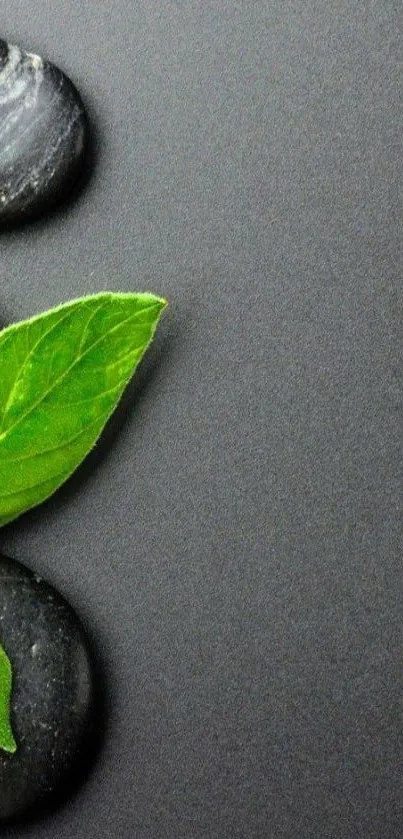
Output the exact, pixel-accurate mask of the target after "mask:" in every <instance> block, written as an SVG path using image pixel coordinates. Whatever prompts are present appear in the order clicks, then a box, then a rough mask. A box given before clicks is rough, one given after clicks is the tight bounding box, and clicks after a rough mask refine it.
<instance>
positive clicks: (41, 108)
mask: <svg viewBox="0 0 403 839" xmlns="http://www.w3.org/2000/svg"><path fill="white" fill-rule="evenodd" d="M86 143H87V119H86V115H85V111H84V106H83V103H82V101H81V98H80V96H79V94H78V92H77V90H76V88H75V87H74V85H73V84H72V82H71V81H70V79H68V78H67V76H65V75H64V73H62V72H61V70H59V69H58V67H56V66H55V65H54V64H51V63H50V62H47V61H44V60H43V59H42V58H40V57H39V56H38V55H33V54H32V53H29V52H24V51H23V50H21V49H20V48H19V47H15V46H11V45H9V44H7V43H6V42H5V41H1V40H0V224H4V223H10V222H13V221H21V220H24V219H25V218H27V217H30V216H32V215H38V214H41V213H42V212H44V211H46V210H48V209H49V207H51V206H52V205H54V204H56V203H58V202H59V201H61V200H63V199H64V198H65V196H66V195H67V193H68V192H69V191H70V190H71V188H72V186H73V184H74V182H75V181H76V179H77V177H78V175H79V173H80V171H81V169H82V166H83V162H84V158H85V150H86Z"/></svg>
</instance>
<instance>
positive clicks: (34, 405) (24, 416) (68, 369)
mask: <svg viewBox="0 0 403 839" xmlns="http://www.w3.org/2000/svg"><path fill="white" fill-rule="evenodd" d="M153 308H155V303H154V304H152V305H151V306H147V307H145V308H144V309H141V312H135V313H134V314H133V315H130V317H128V318H124V319H123V320H122V321H120V323H118V324H116V326H113V327H112V328H111V329H109V330H108V331H107V332H105V333H104V334H103V335H101V336H100V338H98V339H97V340H96V341H94V343H93V344H91V346H90V347H88V348H87V349H86V350H85V351H84V352H83V353H82V354H81V355H80V356H78V357H77V358H76V359H75V360H74V361H73V363H72V364H70V366H69V367H68V368H67V369H66V370H65V371H64V373H62V375H61V376H59V378H58V379H56V381H55V382H54V383H53V385H52V387H50V388H49V389H48V390H47V391H45V393H43V394H42V396H41V397H40V399H38V400H37V401H36V402H34V404H33V405H31V407H30V408H29V409H28V411H26V412H25V414H22V416H21V417H19V418H18V420H16V422H15V423H14V424H13V425H11V426H10V427H9V428H7V430H6V431H4V432H3V433H2V434H0V443H1V442H3V440H5V439H6V437H8V436H9V435H10V434H11V432H12V431H14V429H15V428H16V426H17V425H20V423H21V422H23V421H24V420H25V419H26V418H27V417H28V416H29V415H30V414H31V413H32V412H33V411H34V410H35V409H36V408H37V407H38V406H39V405H40V404H41V403H42V402H43V401H44V400H45V399H46V398H47V397H48V396H49V394H50V393H52V391H54V390H55V389H56V388H57V387H58V385H59V384H60V383H61V382H62V381H63V379H65V377H66V376H67V375H68V374H69V373H70V371H71V370H72V369H73V368H74V367H75V366H76V364H78V363H79V362H80V361H82V359H83V358H85V356H86V355H87V354H88V353H90V352H91V351H92V350H93V349H94V348H95V347H96V346H97V345H98V344H100V343H101V342H102V341H104V340H105V339H106V338H107V337H108V336H109V335H112V333H113V332H116V331H117V330H118V329H120V328H121V327H122V326H124V325H125V324H126V323H129V321H131V320H133V319H134V318H135V317H137V316H138V315H139V314H142V315H143V314H144V312H146V311H148V309H153ZM147 344H148V342H146V344H144V345H143V346H147Z"/></svg>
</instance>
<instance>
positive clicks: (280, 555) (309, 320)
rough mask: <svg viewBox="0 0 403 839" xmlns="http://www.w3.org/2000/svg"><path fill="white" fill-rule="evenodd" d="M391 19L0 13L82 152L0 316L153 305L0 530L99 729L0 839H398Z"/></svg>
mask: <svg viewBox="0 0 403 839" xmlns="http://www.w3.org/2000/svg"><path fill="white" fill-rule="evenodd" d="M401 22H402V20H401V6H400V3H398V2H394V0H383V2H382V3H381V2H371V3H353V2H351V1H350V2H347V0H338V2H337V0H336V2H335V0H306V2H297V0H295V2H289V1H288V0H286V1H285V2H284V0H269V1H268V2H267V0H266V2H253V0H245V2H240V0H228V2H225V0H220V2H219V0H215V2H209V0H203V2H199V0H189V2H185V1H184V2H179V0H178V2H168V0H136V2H132V0H114V2H112V3H106V2H101V0H91V2H90V1H88V2H86V3H83V2H81V0H70V2H68V3H66V2H65V0H52V2H50V0H41V2H40V3H38V4H36V5H35V10H34V9H33V6H32V2H30V0H18V2H17V0H3V2H2V4H1V15H0V24H1V30H2V32H1V34H2V35H4V37H6V38H7V40H9V41H11V42H16V43H19V44H22V45H24V46H26V47H29V48H31V49H35V50H36V51H37V52H39V53H40V54H41V55H44V56H46V57H48V58H50V59H51V60H52V61H54V62H55V63H56V64H58V65H59V66H60V67H61V68H62V69H64V70H65V71H66V72H67V73H68V74H69V75H70V76H71V77H72V79H73V80H74V81H75V82H76V83H77V85H78V87H79V90H80V91H81V93H82V95H83V97H84V99H85V102H86V103H87V105H88V107H89V110H90V114H91V116H92V118H93V119H96V122H97V129H98V141H99V143H98V145H99V148H98V160H97V166H96V170H95V173H94V177H93V179H92V180H91V182H90V183H89V184H88V186H87V188H86V190H85V191H84V192H83V193H82V195H81V197H80V198H79V200H78V201H77V202H76V203H75V204H74V205H72V206H70V207H69V208H68V209H67V210H66V213H65V214H59V215H58V216H56V217H54V218H53V219H51V220H49V221H48V222H47V223H45V224H41V225H36V226H32V227H30V228H29V229H28V228H27V229H25V230H19V231H15V232H14V233H13V234H8V235H2V236H1V243H0V247H1V262H0V265H1V276H2V284H1V290H2V300H1V310H0V315H1V317H2V318H3V320H4V322H9V321H11V320H16V319H18V318H21V317H25V316H28V315H29V314H31V313H34V312H36V311H38V310H41V309H43V308H45V307H47V306H50V305H51V304H56V303H59V302H60V301H62V300H66V299H68V298H69V297H74V296H78V295H80V294H82V293H84V292H90V291H96V290H100V289H107V288H113V289H122V290H130V289H149V290H154V291H157V292H161V293H163V294H165V295H166V296H167V297H168V298H169V300H170V302H171V307H170V312H169V315H168V316H167V317H166V319H165V322H164V325H163V327H162V328H161V331H160V335H159V341H158V343H157V345H156V347H155V349H154V350H153V353H152V354H151V356H150V357H149V360H148V362H147V363H146V364H145V366H144V367H143V372H142V374H141V375H140V377H139V380H138V384H137V386H136V387H134V388H133V389H132V391H131V398H130V400H129V401H128V402H127V403H126V404H125V409H124V411H123V412H121V414H120V420H119V424H120V426H121V427H120V428H119V429H118V428H116V429H115V432H114V433H113V434H111V435H110V439H109V441H108V444H107V445H106V446H105V447H104V451H103V452H102V457H100V458H99V461H98V463H95V462H92V465H91V468H90V469H87V470H84V472H82V473H80V476H79V477H78V478H77V479H76V481H73V483H72V484H70V485H69V487H68V488H67V489H66V490H64V491H62V492H61V493H59V495H58V496H57V498H55V500H54V501H52V502H50V503H48V504H47V505H46V506H45V507H43V508H42V509H38V510H37V511H36V512H34V513H32V514H30V515H28V516H26V517H25V518H24V519H23V520H21V521H20V522H19V523H16V524H15V525H13V526H10V527H8V528H7V529H5V530H4V531H3V532H2V533H1V537H0V547H1V549H2V550H3V551H4V552H7V553H10V554H11V555H13V556H14V557H15V558H17V559H19V560H21V561H25V562H26V563H28V564H30V565H31V566H33V567H34V568H35V570H36V571H37V572H38V573H40V574H42V575H43V576H45V577H47V578H48V579H49V580H50V581H51V582H53V583H54V584H56V585H57V586H58V587H59V588H60V590H61V591H62V592H63V593H64V594H65V595H67V596H68V598H69V600H70V601H71V602H72V604H73V605H74V606H75V607H76V608H77V609H78V611H79V612H80V614H81V615H82V617H83V618H84V620H85V623H86V625H87V627H88V628H89V629H90V631H91V632H92V634H93V635H94V636H95V638H96V639H97V643H98V646H99V649H100V651H101V653H102V655H103V658H104V660H105V663H106V669H107V672H108V697H109V708H110V712H109V717H108V721H107V728H106V733H105V741H104V745H103V748H102V751H101V754H100V756H99V759H98V762H97V764H96V766H95V768H94V771H93V773H92V775H91V776H90V777H89V779H88V783H87V784H86V785H85V787H84V788H83V789H81V791H80V792H79V793H78V794H77V795H76V797H75V798H74V799H73V800H72V801H71V804H70V805H69V806H67V807H66V808H65V809H64V810H62V811H60V812H58V813H56V814H55V815H54V816H52V817H51V818H50V819H48V820H47V821H44V822H42V823H41V824H37V825H35V826H31V827H28V828H27V829H26V830H24V831H21V830H20V831H18V833H16V832H13V831H12V830H9V831H7V830H5V831H4V833H3V832H2V835H4V836H5V837H7V839H8V837H15V836H20V835H21V836H24V837H29V839H34V837H35V839H36V837H38V839H39V837H41V839H50V837H52V839H54V838H55V837H57V839H87V837H90V838H91V839H92V837H94V839H95V837H96V839H110V837H111V836H116V837H119V839H134V837H136V839H167V837H169V839H182V837H183V839H201V837H203V839H224V837H229V838H231V839H238V837H239V839H241V837H242V838H244V837H245V839H299V837H303V839H305V837H308V839H325V837H335V839H353V837H363V839H375V837H376V839H378V837H379V839H391V837H394V838H395V837H396V839H398V837H399V839H400V837H401V836H402V832H403V789H402V786H403V781H402V763H403V754H402V749H403V667H402V601H403V571H402V550H401V549H402V509H401V501H402V495H401V476H402V471H401V464H402V443H401V439H402V434H401V432H402V427H401V407H402V382H401V375H402V337H401V311H402V309H401V303H402V291H401V274H400V260H401V242H402V237H401V216H400V218H399V214H400V205H399V197H400V196H401V166H400V159H401V147H400V138H401V129H402V125H401V105H400V102H399V96H398V82H399V67H398V60H399V59H400V57H401V40H400V35H401ZM399 40H400V42H399Z"/></svg>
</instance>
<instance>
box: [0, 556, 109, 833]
mask: <svg viewBox="0 0 403 839" xmlns="http://www.w3.org/2000/svg"><path fill="white" fill-rule="evenodd" d="M0 638H1V641H2V643H3V644H4V647H5V648H6V650H7V654H8V656H9V658H10V660H11V663H12V668H13V677H14V689H13V695H12V703H11V704H12V711H11V718H12V725H13V730H14V734H15V738H16V741H17V744H18V750H17V752H16V753H15V754H11V755H10V754H7V753H6V752H3V751H0V822H1V820H6V819H20V818H21V816H22V815H23V814H24V813H25V812H26V811H30V810H32V809H33V808H35V806H36V805H38V804H41V803H42V802H43V801H44V798H45V796H48V794H49V793H51V792H53V791H57V790H58V789H61V788H63V780H66V779H67V777H68V775H69V774H71V771H72V769H73V768H74V767H75V766H76V765H79V763H80V758H82V757H83V754H84V753H85V750H86V747H87V743H88V740H87V736H88V732H89V729H90V727H91V723H92V721H93V697H94V687H93V676H92V667H91V664H90V656H89V652H88V648H87V643H86V640H85V637H84V633H83V630H82V628H81V625H80V622H79V620H78V618H77V616H76V615H75V613H74V612H73V610H72V608H71V607H70V606H69V605H68V603H66V601H65V600H64V598H63V597H62V596H61V595H60V594H58V592H57V591H55V589H54V588H52V587H51V586H49V585H48V584H46V583H44V582H42V581H41V580H40V579H39V578H37V577H35V576H34V575H33V574H32V573H31V572H30V571H28V570H27V569H26V568H25V567H24V566H22V565H20V564H19V563H17V562H14V560H11V559H7V558H5V557H2V556H0Z"/></svg>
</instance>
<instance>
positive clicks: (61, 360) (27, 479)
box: [0, 292, 166, 527]
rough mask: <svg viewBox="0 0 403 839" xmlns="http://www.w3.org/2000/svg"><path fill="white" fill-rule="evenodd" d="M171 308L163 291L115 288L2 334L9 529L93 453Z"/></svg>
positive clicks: (0, 389) (1, 506)
mask: <svg viewBox="0 0 403 839" xmlns="http://www.w3.org/2000/svg"><path fill="white" fill-rule="evenodd" d="M165 306H166V301H165V300H162V299H161V298H159V297H155V296H154V295H153V294H116V293H111V292H105V293H101V294H97V295H94V296H91V297H84V298H82V299H81V300H73V301H71V302H69V303H66V304H65V305H63V306H60V307H58V308H57V309H52V310H51V311H49V312H45V313H44V314H42V315H38V316H37V317H34V318H32V319H31V320H28V321H24V322H22V323H18V324H14V325H13V326H10V327H8V328H7V329H4V330H3V331H2V332H0V527H1V526H3V525H5V524H7V523H8V522H10V521H12V520H13V519H15V518H17V517H18V516H20V515H21V514H22V513H24V512H25V511H26V510H28V509H30V508H31V507H34V506H36V505H37V504H40V503H41V502H42V501H44V500H45V499H46V498H48V497H49V496H50V495H52V493H53V492H54V491H55V490H56V489H58V487H60V486H61V484H63V483H64V481H65V480H66V479H67V478H68V477H69V476H70V475H71V474H72V473H73V472H74V470H75V469H76V468H77V466H78V465H79V464H80V463H81V461H82V460H83V459H84V458H85V456H86V455H87V454H88V452H89V451H90V449H91V448H92V446H93V445H94V443H95V442H96V440H97V438H98V437H99V435H100V433H101V431H102V429H103V427H104V425H105V423H106V421H107V420H108V418H109V417H110V415H111V414H112V413H113V411H114V409H115V407H116V405H117V403H118V401H119V399H120V397H121V395H122V393H123V391H124V389H125V387H126V385H127V383H128V381H129V379H130V378H131V376H132V375H133V372H134V371H135V369H136V367H137V365H138V364H139V362H140V360H141V358H142V357H143V355H144V353H145V351H146V349H147V347H148V346H149V344H150V342H151V341H152V338H153V336H154V332H155V329H156V327H157V324H158V321H159V318H160V316H161V313H162V311H163V309H164V308H165Z"/></svg>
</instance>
